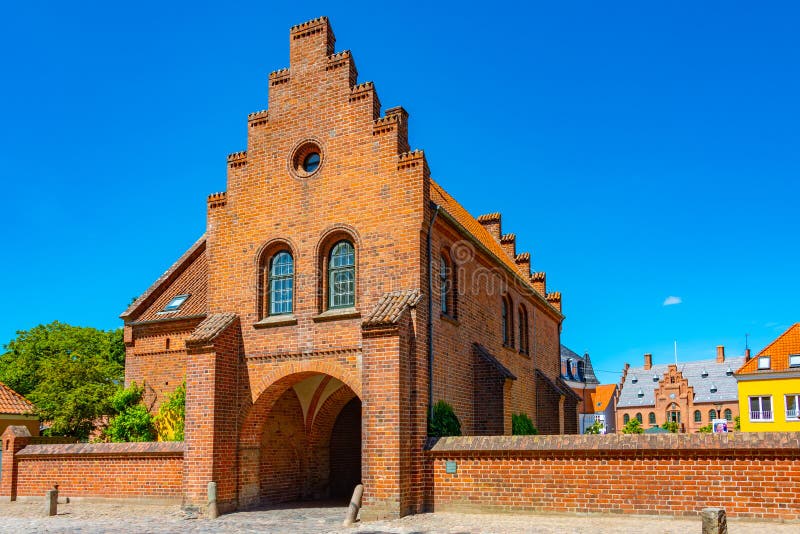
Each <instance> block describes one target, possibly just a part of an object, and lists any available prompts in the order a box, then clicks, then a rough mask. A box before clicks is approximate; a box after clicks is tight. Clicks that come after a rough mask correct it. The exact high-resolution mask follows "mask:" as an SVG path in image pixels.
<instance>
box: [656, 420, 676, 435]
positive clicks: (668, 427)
mask: <svg viewBox="0 0 800 534" xmlns="http://www.w3.org/2000/svg"><path fill="white" fill-rule="evenodd" d="M661 428H663V429H664V430H669V431H670V433H671V434H677V433H678V429H680V426H678V423H676V422H675V421H666V422H665V423H664V424H663V425H661Z"/></svg>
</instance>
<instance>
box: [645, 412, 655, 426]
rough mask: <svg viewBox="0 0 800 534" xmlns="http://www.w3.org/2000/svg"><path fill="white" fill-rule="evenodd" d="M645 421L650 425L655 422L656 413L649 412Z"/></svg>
mask: <svg viewBox="0 0 800 534" xmlns="http://www.w3.org/2000/svg"><path fill="white" fill-rule="evenodd" d="M647 422H648V423H649V424H651V425H654V424H656V414H654V413H653V412H650V414H649V415H648V416H647Z"/></svg>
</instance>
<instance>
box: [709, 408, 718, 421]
mask: <svg viewBox="0 0 800 534" xmlns="http://www.w3.org/2000/svg"><path fill="white" fill-rule="evenodd" d="M716 418H717V410H708V421H709V422H711V421H713V420H714V419H716Z"/></svg>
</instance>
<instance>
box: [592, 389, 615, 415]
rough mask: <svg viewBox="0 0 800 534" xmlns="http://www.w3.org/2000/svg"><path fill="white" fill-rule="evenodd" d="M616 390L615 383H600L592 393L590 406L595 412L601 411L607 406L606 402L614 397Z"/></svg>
mask: <svg viewBox="0 0 800 534" xmlns="http://www.w3.org/2000/svg"><path fill="white" fill-rule="evenodd" d="M616 390H617V385H616V384H600V385H599V386H597V388H596V389H595V391H594V394H592V407H593V408H594V411H595V412H602V411H605V409H606V408H607V407H608V403H609V402H611V399H612V398H614V392H615V391H616Z"/></svg>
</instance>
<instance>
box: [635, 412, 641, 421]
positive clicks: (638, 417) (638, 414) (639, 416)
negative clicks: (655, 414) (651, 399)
mask: <svg viewBox="0 0 800 534" xmlns="http://www.w3.org/2000/svg"><path fill="white" fill-rule="evenodd" d="M636 420H637V421H639V422H640V423H641V422H642V414H641V413H637V414H636Z"/></svg>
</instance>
